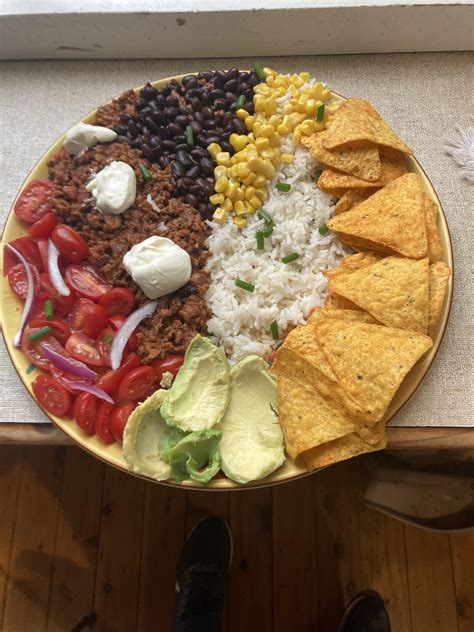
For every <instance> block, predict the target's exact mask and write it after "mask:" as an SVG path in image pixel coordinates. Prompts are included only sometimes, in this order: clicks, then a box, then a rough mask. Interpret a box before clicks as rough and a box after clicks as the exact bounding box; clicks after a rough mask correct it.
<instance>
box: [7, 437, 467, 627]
mask: <svg viewBox="0 0 474 632" xmlns="http://www.w3.org/2000/svg"><path fill="white" fill-rule="evenodd" d="M363 465H364V464H363V462H351V463H347V464H342V465H340V466H336V467H333V468H330V469H327V470H324V471H322V472H320V473H318V474H317V475H313V476H311V477H308V478H306V479H304V480H302V481H300V482H298V483H293V484H288V485H283V486H280V487H275V488H273V489H264V490H260V491H248V492H245V493H242V492H240V493H233V494H221V493H219V494H212V493H207V492H194V493H186V492H184V491H182V490H173V489H169V488H166V487H163V486H160V485H153V484H149V483H144V482H142V481H140V480H138V479H135V478H132V477H131V476H128V475H125V474H122V473H119V472H118V471H116V470H114V469H112V468H110V467H106V466H104V465H103V464H102V463H100V462H98V461H96V460H95V459H93V458H92V457H90V456H88V455H87V454H85V453H84V452H82V451H80V450H79V449H77V448H64V447H62V448H61V447H59V448H58V447H55V448H54V447H42V448H38V447H34V448H27V447H25V448H19V447H2V448H0V630H1V631H2V632H36V631H45V630H47V631H48V632H53V631H54V632H67V631H69V630H73V629H74V630H75V631H79V630H81V629H84V630H86V629H87V630H88V629H89V627H88V626H86V624H85V621H86V620H87V618H86V619H85V620H84V618H85V617H87V616H88V615H90V614H91V613H95V615H96V617H97V619H96V623H95V625H94V626H93V629H94V632H97V631H102V630H108V631H111V632H112V631H113V632H122V631H123V632H132V631H134V630H138V631H140V632H142V631H143V632H148V631H155V630H156V631H161V630H163V631H167V630H169V627H170V619H171V612H172V604H173V589H174V581H175V567H176V562H177V558H178V556H179V552H180V548H181V545H182V542H183V539H184V537H185V534H186V533H187V531H188V530H189V529H190V527H191V526H192V525H193V524H194V523H195V522H196V521H197V520H198V519H199V518H200V517H201V516H202V515H206V514H209V513H212V514H217V515H220V516H223V517H225V518H226V519H227V520H228V521H229V523H230V525H231V528H232V532H233V536H234V561H233V566H232V569H231V573H230V576H229V585H228V591H227V602H226V609H225V622H224V629H225V630H226V631H227V632H240V631H242V630H244V631H246V632H247V631H248V632H252V631H253V630H257V629H258V630H259V632H266V631H269V630H275V631H278V632H280V631H281V632H290V631H291V632H293V631H295V632H299V631H303V632H306V631H309V630H316V629H317V630H319V631H320V632H332V631H334V630H336V627H337V621H338V618H339V617H340V614H341V611H342V608H343V606H344V604H345V603H347V601H348V600H350V598H351V597H352V596H353V595H354V594H356V593H357V592H358V591H360V590H362V589H364V588H368V587H370V588H372V589H375V590H377V591H379V592H380V593H381V594H382V595H383V597H384V598H385V599H386V601H387V603H388V607H389V610H390V616H391V621H392V630H393V632H410V631H411V630H413V631H414V632H472V630H473V629H474V572H473V569H474V536H473V535H472V534H471V535H466V534H465V535H456V536H448V535H439V534H430V533H427V532H425V531H421V530H418V529H416V528H412V527H407V526H404V525H403V524H402V523H400V522H397V521H395V520H393V519H391V518H387V517H385V516H383V515H381V514H379V513H377V512H374V511H372V510H369V509H367V508H365V507H364V506H363V505H362V504H361V503H360V498H361V494H362V490H363V486H364V483H365V480H366V473H365V468H364V467H363ZM81 622H82V624H81Z"/></svg>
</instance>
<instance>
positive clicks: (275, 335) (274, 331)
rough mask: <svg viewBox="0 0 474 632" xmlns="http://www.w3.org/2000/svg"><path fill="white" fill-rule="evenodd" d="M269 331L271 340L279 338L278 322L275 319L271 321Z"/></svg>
mask: <svg viewBox="0 0 474 632" xmlns="http://www.w3.org/2000/svg"><path fill="white" fill-rule="evenodd" d="M270 331H271V332H272V338H273V340H279V339H280V334H279V333H278V323H277V321H276V320H274V321H272V324H271V325H270Z"/></svg>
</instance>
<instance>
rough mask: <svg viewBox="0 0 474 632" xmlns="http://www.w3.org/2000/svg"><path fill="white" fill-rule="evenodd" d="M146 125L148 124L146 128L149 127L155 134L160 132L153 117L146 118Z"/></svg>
mask: <svg viewBox="0 0 474 632" xmlns="http://www.w3.org/2000/svg"><path fill="white" fill-rule="evenodd" d="M145 123H146V126H147V127H148V129H150V130H151V131H152V132H154V133H155V134H156V133H157V132H158V125H157V124H156V123H155V121H154V120H153V119H152V118H151V116H147V117H146V118H145Z"/></svg>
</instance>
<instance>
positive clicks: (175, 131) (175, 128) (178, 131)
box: [168, 123, 181, 136]
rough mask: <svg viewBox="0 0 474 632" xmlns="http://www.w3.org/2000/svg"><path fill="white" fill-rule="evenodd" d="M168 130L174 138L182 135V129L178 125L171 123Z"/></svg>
mask: <svg viewBox="0 0 474 632" xmlns="http://www.w3.org/2000/svg"><path fill="white" fill-rule="evenodd" d="M168 129H169V131H170V132H171V135H172V136H178V134H181V127H180V126H179V125H178V124H177V123H170V124H169V125H168Z"/></svg>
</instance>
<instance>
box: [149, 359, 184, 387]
mask: <svg viewBox="0 0 474 632" xmlns="http://www.w3.org/2000/svg"><path fill="white" fill-rule="evenodd" d="M183 362H184V356H180V355H170V356H168V357H167V358H165V359H164V360H155V361H154V362H152V363H151V366H152V368H153V370H154V371H155V375H156V377H157V378H158V384H159V383H160V382H161V380H162V379H163V375H164V374H165V373H171V374H172V375H173V378H175V377H176V375H177V373H178V371H179V370H180V368H181V365H182V364H183Z"/></svg>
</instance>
